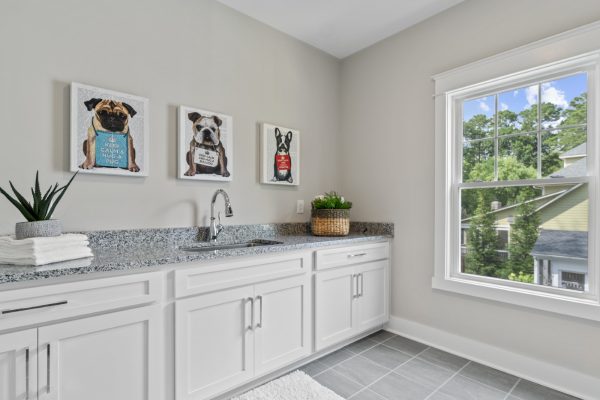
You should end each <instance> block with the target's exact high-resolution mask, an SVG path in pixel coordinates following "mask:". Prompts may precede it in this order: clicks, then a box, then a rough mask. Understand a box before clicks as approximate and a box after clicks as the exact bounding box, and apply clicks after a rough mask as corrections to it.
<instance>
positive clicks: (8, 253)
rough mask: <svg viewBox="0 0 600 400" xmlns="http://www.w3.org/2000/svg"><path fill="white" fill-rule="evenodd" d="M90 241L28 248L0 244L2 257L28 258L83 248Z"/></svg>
mask: <svg viewBox="0 0 600 400" xmlns="http://www.w3.org/2000/svg"><path fill="white" fill-rule="evenodd" d="M88 244H89V242H88V241H83V242H80V243H75V244H71V243H67V244H57V245H54V246H44V247H41V248H38V247H36V248H26V247H23V248H21V247H2V246H0V258H26V257H33V256H44V255H46V254H48V253H55V252H56V251H64V252H69V251H73V250H81V249H87V248H88Z"/></svg>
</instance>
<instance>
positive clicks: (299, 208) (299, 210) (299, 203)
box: [296, 200, 304, 214]
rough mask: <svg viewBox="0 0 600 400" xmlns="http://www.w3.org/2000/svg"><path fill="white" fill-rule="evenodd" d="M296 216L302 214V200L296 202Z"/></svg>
mask: <svg viewBox="0 0 600 400" xmlns="http://www.w3.org/2000/svg"><path fill="white" fill-rule="evenodd" d="M296 214H304V200H297V201H296Z"/></svg>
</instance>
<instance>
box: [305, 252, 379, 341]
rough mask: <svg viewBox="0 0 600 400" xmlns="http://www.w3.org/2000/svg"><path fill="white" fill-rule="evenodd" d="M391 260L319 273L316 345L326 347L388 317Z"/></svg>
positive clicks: (377, 324)
mask: <svg viewBox="0 0 600 400" xmlns="http://www.w3.org/2000/svg"><path fill="white" fill-rule="evenodd" d="M388 286H389V283H388V261H387V260H382V261H374V262H369V263H364V264H357V265H350V266H346V267H340V268H336V269H331V270H324V271H322V272H318V273H317V274H315V341H316V343H315V347H316V350H322V349H324V348H326V347H329V346H333V345H335V344H337V343H339V342H340V341H342V340H345V339H349V338H351V337H353V336H356V335H358V334H360V333H361V332H364V331H366V330H369V329H372V328H375V327H377V326H380V325H382V324H384V323H385V322H386V321H387V320H388V298H389V287H388Z"/></svg>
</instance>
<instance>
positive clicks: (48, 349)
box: [46, 343, 50, 393]
mask: <svg viewBox="0 0 600 400" xmlns="http://www.w3.org/2000/svg"><path fill="white" fill-rule="evenodd" d="M46 381H47V382H48V386H46V393H50V343H48V347H46Z"/></svg>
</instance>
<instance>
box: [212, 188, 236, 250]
mask: <svg viewBox="0 0 600 400" xmlns="http://www.w3.org/2000/svg"><path fill="white" fill-rule="evenodd" d="M219 194H222V195H223V200H225V216H226V217H231V216H233V210H232V209H231V203H230V202H229V195H228V194H227V192H226V191H224V190H223V189H218V190H217V191H216V192H215V194H213V197H212V200H211V202H210V230H209V233H208V240H209V241H210V242H216V241H217V237H219V233H221V231H222V230H223V228H224V227H223V225H221V213H220V212H219V214H218V216H219V223H218V224H217V221H216V220H215V202H216V201H217V197H218V196H219Z"/></svg>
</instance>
